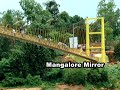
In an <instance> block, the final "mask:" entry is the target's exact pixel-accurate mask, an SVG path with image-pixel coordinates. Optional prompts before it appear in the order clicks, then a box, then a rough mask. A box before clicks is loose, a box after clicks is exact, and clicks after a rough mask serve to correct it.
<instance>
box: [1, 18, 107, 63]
mask: <svg viewBox="0 0 120 90" xmlns="http://www.w3.org/2000/svg"><path fill="white" fill-rule="evenodd" d="M98 19H100V25H101V26H100V27H101V29H100V31H99V32H93V31H92V32H90V30H91V29H90V28H91V27H92V26H90V25H91V24H90V22H89V20H98ZM98 26H99V25H98ZM85 27H86V28H85ZM94 28H96V27H94ZM96 34H97V35H99V34H100V36H101V38H99V40H100V42H97V43H96V42H95V43H90V42H92V41H93V42H94V41H95V40H96V38H90V35H96ZM0 35H1V36H4V37H8V38H13V39H16V40H22V41H25V42H29V43H34V44H37V45H41V46H45V47H47V48H50V49H56V50H60V51H63V52H66V53H70V54H73V55H76V56H79V57H82V58H85V59H88V60H90V61H93V62H106V61H105V55H106V53H105V39H104V38H105V37H104V18H103V17H101V18H91V19H90V18H87V19H86V26H85V25H84V24H80V23H76V24H73V25H72V26H71V28H66V29H65V28H59V29H40V28H36V29H34V30H32V28H27V30H26V29H25V28H24V29H18V28H14V29H13V28H8V27H7V28H6V27H4V26H0ZM70 37H72V38H73V41H72V42H73V44H72V45H73V47H72V48H70V43H69V38H70ZM74 37H78V43H79V44H78V45H79V48H74ZM93 39H95V40H93ZM95 53H98V54H101V59H100V60H98V57H95V55H94V54H95Z"/></svg>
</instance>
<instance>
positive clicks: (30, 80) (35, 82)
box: [25, 74, 42, 86]
mask: <svg viewBox="0 0 120 90" xmlns="http://www.w3.org/2000/svg"><path fill="white" fill-rule="evenodd" d="M41 83H42V81H41V78H40V76H31V74H28V75H27V77H26V79H25V85H28V86H39V85H41Z"/></svg>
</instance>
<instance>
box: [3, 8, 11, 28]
mask: <svg viewBox="0 0 120 90" xmlns="http://www.w3.org/2000/svg"><path fill="white" fill-rule="evenodd" d="M12 12H13V11H12V10H7V11H6V12H4V14H3V17H2V24H3V25H4V26H5V27H12V26H13V14H12Z"/></svg>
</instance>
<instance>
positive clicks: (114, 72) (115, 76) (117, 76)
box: [105, 63, 120, 89]
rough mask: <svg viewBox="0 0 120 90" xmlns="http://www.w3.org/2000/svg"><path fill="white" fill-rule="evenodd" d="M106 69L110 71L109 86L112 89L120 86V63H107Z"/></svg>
mask: <svg viewBox="0 0 120 90" xmlns="http://www.w3.org/2000/svg"><path fill="white" fill-rule="evenodd" d="M105 70H106V71H107V73H108V80H109V81H108V83H109V84H108V87H109V88H111V89H114V88H120V63H117V64H114V65H110V64H109V65H106V66H105Z"/></svg>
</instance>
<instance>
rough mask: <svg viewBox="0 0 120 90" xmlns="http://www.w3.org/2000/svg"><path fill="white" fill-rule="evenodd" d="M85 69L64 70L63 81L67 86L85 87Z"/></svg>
mask: <svg viewBox="0 0 120 90" xmlns="http://www.w3.org/2000/svg"><path fill="white" fill-rule="evenodd" d="M87 73H88V71H86V69H83V68H74V69H73V68H71V69H70V68H69V69H65V70H64V74H63V81H64V82H65V83H68V84H83V85H85V83H86V79H87Z"/></svg>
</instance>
